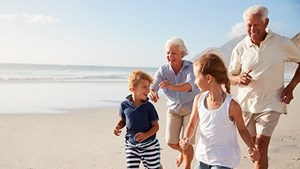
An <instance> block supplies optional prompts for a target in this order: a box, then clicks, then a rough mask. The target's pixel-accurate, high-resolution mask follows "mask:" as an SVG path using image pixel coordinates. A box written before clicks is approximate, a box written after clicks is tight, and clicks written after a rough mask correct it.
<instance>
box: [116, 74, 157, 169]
mask: <svg viewBox="0 0 300 169" xmlns="http://www.w3.org/2000/svg"><path fill="white" fill-rule="evenodd" d="M152 81H153V79H152V78H151V76H150V75H148V74H146V73H144V72H142V71H133V72H131V74H130V75H129V78H128V84H129V90H130V92H131V94H130V95H129V96H127V97H126V99H125V101H123V102H122V103H121V106H120V112H119V115H120V117H121V118H120V120H119V122H118V123H117V125H116V126H115V128H114V134H115V135H116V136H119V135H120V133H121V129H122V128H123V127H125V126H126V135H125V154H126V161H127V168H130V169H139V165H140V162H141V161H142V162H143V165H144V167H145V168H147V169H160V168H162V167H161V166H160V144H159V141H158V140H157V139H156V132H157V131H158V129H159V125H158V114H157V112H156V110H155V108H154V106H153V104H152V103H150V102H149V101H148V98H147V95H148V93H149V91H150V90H149V87H150V84H151V83H152Z"/></svg>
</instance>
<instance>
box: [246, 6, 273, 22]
mask: <svg viewBox="0 0 300 169" xmlns="http://www.w3.org/2000/svg"><path fill="white" fill-rule="evenodd" d="M251 15H259V16H260V17H261V19H262V21H263V22H264V23H265V22H266V19H267V18H268V9H267V8H266V7H264V6H261V5H253V6H250V7H249V8H248V9H246V10H245V12H244V13H243V18H244V21H245V22H246V21H247V17H248V16H251Z"/></svg>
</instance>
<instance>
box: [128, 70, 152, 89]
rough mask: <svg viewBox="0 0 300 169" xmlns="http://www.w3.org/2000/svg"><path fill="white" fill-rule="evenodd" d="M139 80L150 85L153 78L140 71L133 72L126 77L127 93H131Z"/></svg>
mask: <svg viewBox="0 0 300 169" xmlns="http://www.w3.org/2000/svg"><path fill="white" fill-rule="evenodd" d="M140 80H147V81H149V82H150V83H153V78H152V77H151V76H150V75H149V74H147V73H146V72H143V71H141V70H134V71H132V72H131V73H130V74H129V76H128V89H129V91H131V90H132V88H133V87H135V86H137V84H138V83H139V81H140Z"/></svg>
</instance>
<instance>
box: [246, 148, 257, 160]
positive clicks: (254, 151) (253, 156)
mask: <svg viewBox="0 0 300 169" xmlns="http://www.w3.org/2000/svg"><path fill="white" fill-rule="evenodd" d="M247 151H248V154H249V157H250V158H251V160H253V161H258V160H259V158H260V153H259V151H258V150H257V148H250V147H248V149H247Z"/></svg>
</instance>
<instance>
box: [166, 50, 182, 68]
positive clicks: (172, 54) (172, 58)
mask: <svg viewBox="0 0 300 169" xmlns="http://www.w3.org/2000/svg"><path fill="white" fill-rule="evenodd" d="M166 56H167V60H168V63H169V64H171V65H178V64H181V63H182V57H183V52H181V51H180V49H179V47H178V46H174V45H173V46H170V47H169V48H168V49H167V50H166Z"/></svg>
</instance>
